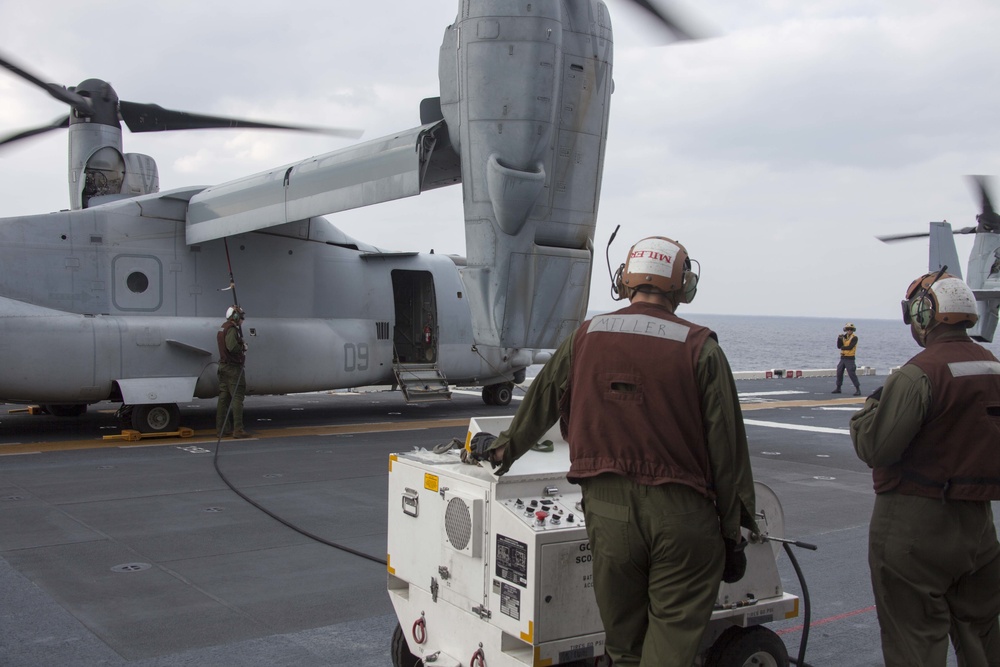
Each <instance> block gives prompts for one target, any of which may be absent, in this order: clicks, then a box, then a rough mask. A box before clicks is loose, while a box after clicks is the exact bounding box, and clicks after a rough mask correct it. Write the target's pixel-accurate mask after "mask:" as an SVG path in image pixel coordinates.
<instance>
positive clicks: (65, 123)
mask: <svg viewBox="0 0 1000 667" xmlns="http://www.w3.org/2000/svg"><path fill="white" fill-rule="evenodd" d="M67 127H69V116H62V117H61V118H56V119H55V120H54V121H52V123H51V124H49V125H42V126H41V127H36V128H34V129H32V130H23V131H21V132H17V133H16V134H11V135H9V136H6V137H3V138H0V146H4V145H7V144H12V143H14V142H15V141H20V140H21V139H27V138H28V137H35V136H38V135H39V134H45V133H46V132H51V131H52V130H60V129H63V128H67Z"/></svg>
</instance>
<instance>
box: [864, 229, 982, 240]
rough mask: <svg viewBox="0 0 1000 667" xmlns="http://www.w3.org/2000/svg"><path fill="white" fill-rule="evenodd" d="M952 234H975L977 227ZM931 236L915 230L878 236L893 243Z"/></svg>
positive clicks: (958, 230) (954, 231)
mask: <svg viewBox="0 0 1000 667" xmlns="http://www.w3.org/2000/svg"><path fill="white" fill-rule="evenodd" d="M951 233H952V234H975V233H976V228H975V227H962V228H961V229H954V230H952V232H951ZM928 236H930V233H929V232H915V233H912V234H887V235H885V236H876V237H875V238H877V239H878V240H879V241H881V242H882V243H893V242H895V241H906V240H908V239H923V238H927V237H928Z"/></svg>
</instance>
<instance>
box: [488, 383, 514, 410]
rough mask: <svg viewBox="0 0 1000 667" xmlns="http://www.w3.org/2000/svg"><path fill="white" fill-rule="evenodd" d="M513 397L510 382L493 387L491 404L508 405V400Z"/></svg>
mask: <svg viewBox="0 0 1000 667" xmlns="http://www.w3.org/2000/svg"><path fill="white" fill-rule="evenodd" d="M513 397H514V385H513V384H511V383H510V382H503V383H501V384H495V385H493V404H494V405H510V399H511V398H513Z"/></svg>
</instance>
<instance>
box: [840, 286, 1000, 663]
mask: <svg viewBox="0 0 1000 667" xmlns="http://www.w3.org/2000/svg"><path fill="white" fill-rule="evenodd" d="M977 319H978V316H977V315H976V300H975V296H974V295H973V293H972V290H971V289H969V286H968V285H966V284H965V282H964V281H962V280H961V279H960V278H956V277H953V276H951V275H949V274H947V273H943V271H942V272H937V273H928V274H926V275H924V276H921V277H920V278H917V279H916V280H914V281H913V283H911V284H910V287H909V289H907V291H906V299H905V300H904V301H903V321H904V322H905V323H907V324H909V325H910V332H911V334H912V335H913V338H914V340H916V341H917V344H918V345H920V347H922V348H924V350H923V351H922V352H921V353H920V354H918V355H917V356H915V357H913V358H912V359H910V360H909V361H908V362H907V363H906V365H905V366H903V367H902V368H901V369H900V370H899V371H898V372H895V373H893V374H892V375H890V376H889V379H888V380H887V381H886V383H885V386H884V387H882V388H879V389H877V390H876V391H875V393H873V394H872V395H871V396H869V397H868V400H867V401H866V402H865V407H864V408H863V409H862V410H860V411H859V412H858V413H856V414H855V415H854V416H853V417H852V418H851V438H852V440H853V441H854V448H855V450H857V453H858V456H859V457H860V458H861V460H863V461H864V462H865V463H867V464H868V465H869V466H871V467H872V468H873V469H874V472H873V477H874V480H875V493H876V494H877V495H876V496H875V509H874V511H873V513H872V519H871V524H870V529H869V535H868V563H869V566H870V567H871V579H872V588H873V590H874V592H875V605H876V609H877V610H878V621H879V627H880V628H881V635H882V654H883V656H884V658H885V664H886V666H887V667H897V666H898V667H903V666H904V665H905V666H907V667H909V666H911V665H924V666H941V667H943V666H944V664H945V661H946V659H947V652H948V637H949V633H950V635H951V641H952V643H953V644H954V646H955V652H956V653H957V655H958V664H960V665H983V666H984V667H985V666H986V665H1000V628H998V623H997V615H998V614H1000V544H998V543H997V534H996V527H995V526H994V523H993V511H992V507H991V505H990V501H992V500H1000V362H998V361H997V358H996V357H994V356H993V355H992V354H991V353H990V352H989V351H988V350H986V349H985V348H984V347H982V346H981V345H979V344H977V343H975V342H974V341H973V340H972V339H970V338H969V336H968V335H967V332H966V329H967V328H968V327H971V326H972V325H974V324H975V323H976V320H977Z"/></svg>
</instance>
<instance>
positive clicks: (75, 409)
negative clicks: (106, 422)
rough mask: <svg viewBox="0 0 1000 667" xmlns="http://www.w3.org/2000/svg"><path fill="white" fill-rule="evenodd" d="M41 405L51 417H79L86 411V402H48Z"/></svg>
mask: <svg viewBox="0 0 1000 667" xmlns="http://www.w3.org/2000/svg"><path fill="white" fill-rule="evenodd" d="M42 407H43V408H45V411H46V412H48V413H49V414H50V415H52V416H53V417H79V416H80V415H82V414H83V413H85V412H86V411H87V404H86V403H49V404H48V405H43V406H42Z"/></svg>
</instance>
